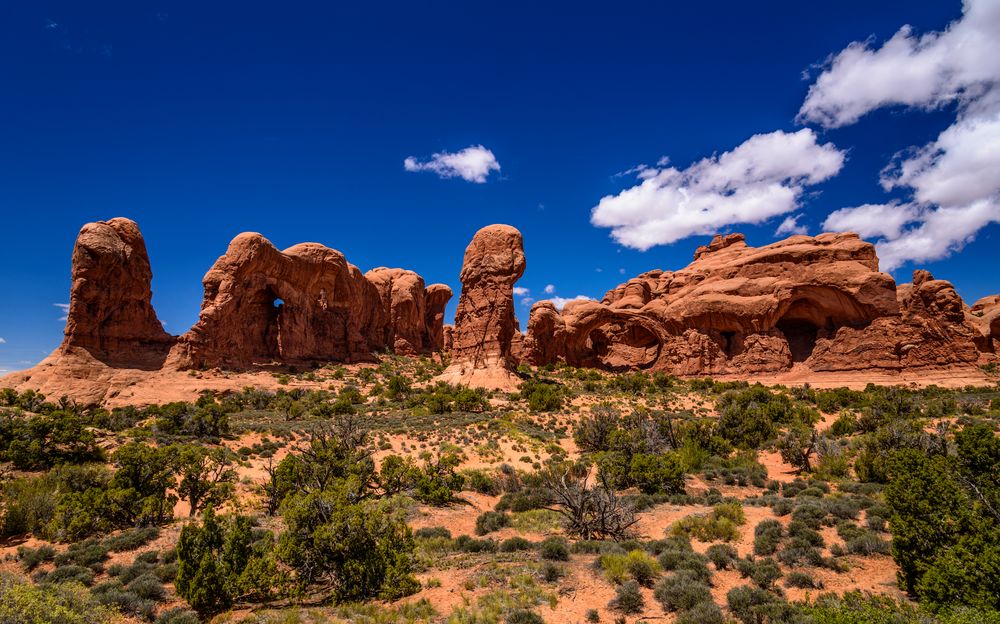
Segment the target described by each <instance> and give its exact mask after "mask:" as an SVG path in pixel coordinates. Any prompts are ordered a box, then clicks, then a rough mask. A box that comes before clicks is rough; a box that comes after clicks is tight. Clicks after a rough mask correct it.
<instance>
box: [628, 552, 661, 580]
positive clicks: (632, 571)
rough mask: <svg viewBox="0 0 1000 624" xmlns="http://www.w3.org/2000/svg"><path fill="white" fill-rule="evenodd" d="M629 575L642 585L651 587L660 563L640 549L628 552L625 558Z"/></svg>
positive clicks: (658, 574) (657, 573)
mask: <svg viewBox="0 0 1000 624" xmlns="http://www.w3.org/2000/svg"><path fill="white" fill-rule="evenodd" d="M626 566H627V568H628V573H629V576H631V577H632V579H633V580H634V581H635V582H637V583H638V584H639V585H642V586H643V587H652V586H653V581H655V580H656V578H657V577H659V576H660V564H659V562H657V560H656V559H655V558H654V557H653V556H652V555H650V554H648V553H646V552H644V551H642V550H633V551H631V552H629V554H628V555H627V558H626Z"/></svg>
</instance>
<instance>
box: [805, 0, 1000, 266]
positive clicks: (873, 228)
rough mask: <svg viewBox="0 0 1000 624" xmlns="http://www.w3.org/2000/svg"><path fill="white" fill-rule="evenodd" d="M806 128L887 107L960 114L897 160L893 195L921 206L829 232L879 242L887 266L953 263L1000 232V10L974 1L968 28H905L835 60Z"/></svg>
mask: <svg viewBox="0 0 1000 624" xmlns="http://www.w3.org/2000/svg"><path fill="white" fill-rule="evenodd" d="M823 69H824V70H823V72H822V74H820V76H819V77H818V78H817V79H816V82H815V83H814V84H813V85H812V86H811V87H810V89H809V93H808V95H807V97H806V100H805V102H804V103H803V105H802V108H801V110H800V111H799V119H800V120H802V121H806V122H816V123H819V124H821V125H823V126H826V127H838V126H843V125H846V124H851V123H854V122H855V121H857V120H858V119H859V118H860V117H862V116H863V115H865V114H866V113H868V112H870V111H872V110H875V109H877V108H881V107H886V106H908V107H916V108H923V109H934V108H939V107H941V106H944V105H947V104H951V103H954V104H956V114H955V122H954V123H953V124H952V125H951V126H950V127H948V128H947V129H946V130H944V131H943V132H942V133H941V134H940V135H939V136H938V137H937V139H935V140H934V141H932V142H931V143H929V144H927V145H925V146H923V147H919V148H914V149H911V150H907V151H906V152H903V153H900V154H897V155H896V156H895V157H894V158H893V161H892V162H891V163H890V165H889V166H888V167H886V169H885V170H883V172H882V176H881V183H882V186H883V188H885V189H886V190H887V191H891V190H894V189H898V190H903V191H905V192H908V193H910V194H911V195H912V199H911V200H910V201H908V202H905V203H900V204H866V205H864V206H858V207H856V208H845V209H842V210H838V211H836V212H834V213H832V214H831V215H830V216H829V217H828V218H827V220H826V223H825V224H824V226H825V227H827V228H831V229H853V230H856V231H857V232H858V233H859V234H862V235H863V236H868V237H877V238H878V241H877V243H876V244H877V247H878V251H879V258H880V260H881V266H882V268H883V269H884V270H893V269H895V268H898V267H899V266H901V265H902V264H904V263H906V262H909V261H918V262H926V261H931V260H937V259H940V258H944V257H946V256H948V255H950V254H951V253H953V252H955V251H958V250H960V249H961V248H962V247H963V246H964V245H966V244H967V243H968V242H970V241H971V240H973V239H974V238H975V236H976V234H977V233H978V232H979V230H981V229H982V228H984V227H986V226H987V225H989V224H990V223H996V222H1000V2H996V1H995V0H967V1H966V3H965V6H964V13H963V15H962V18H961V19H959V20H958V21H956V22H954V23H953V24H951V25H950V26H948V27H947V28H946V29H945V30H944V31H942V32H932V33H928V34H925V35H922V36H918V35H916V34H915V33H914V32H913V30H912V29H911V28H910V27H908V26H904V27H903V28H901V29H900V30H899V32H897V33H896V34H895V35H894V36H893V37H892V38H891V39H890V40H889V41H887V42H885V43H884V44H883V45H882V46H881V47H877V48H876V47H874V46H873V42H872V41H866V42H855V43H852V44H851V45H849V46H848V47H847V48H845V49H844V50H843V51H841V52H840V53H839V54H836V55H833V56H831V57H830V58H829V59H827V62H826V63H825V64H824V65H823Z"/></svg>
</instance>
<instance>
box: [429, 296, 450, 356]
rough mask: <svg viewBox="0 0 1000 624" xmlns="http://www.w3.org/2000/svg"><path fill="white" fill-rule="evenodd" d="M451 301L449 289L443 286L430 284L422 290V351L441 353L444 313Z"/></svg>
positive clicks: (442, 347) (443, 346) (443, 342)
mask: <svg viewBox="0 0 1000 624" xmlns="http://www.w3.org/2000/svg"><path fill="white" fill-rule="evenodd" d="M449 301H451V288H449V287H448V286H447V285H445V284H431V285H430V286H428V287H427V288H426V289H425V290H424V302H425V303H426V306H427V308H426V311H425V313H424V331H425V334H424V349H425V350H428V351H442V350H444V348H445V338H444V311H445V308H447V307H448V302H449Z"/></svg>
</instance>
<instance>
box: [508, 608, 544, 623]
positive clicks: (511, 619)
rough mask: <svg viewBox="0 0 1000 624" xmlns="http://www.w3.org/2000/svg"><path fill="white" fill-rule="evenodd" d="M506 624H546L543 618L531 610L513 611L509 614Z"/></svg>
mask: <svg viewBox="0 0 1000 624" xmlns="http://www.w3.org/2000/svg"><path fill="white" fill-rule="evenodd" d="M504 622H505V624H545V620H543V619H542V616H540V615H538V614H537V613H535V612H534V611H531V610H530V609H513V610H512V611H511V612H510V613H508V614H507V618H506V619H505V620H504Z"/></svg>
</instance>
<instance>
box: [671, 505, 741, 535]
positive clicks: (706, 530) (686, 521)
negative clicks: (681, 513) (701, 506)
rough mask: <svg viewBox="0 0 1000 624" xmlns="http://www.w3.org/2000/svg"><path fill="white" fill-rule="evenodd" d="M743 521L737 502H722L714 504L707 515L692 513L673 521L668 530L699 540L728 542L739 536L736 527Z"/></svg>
mask: <svg viewBox="0 0 1000 624" xmlns="http://www.w3.org/2000/svg"><path fill="white" fill-rule="evenodd" d="M745 522H746V516H745V515H744V513H743V508H742V507H741V506H740V504H739V503H724V504H720V505H716V506H715V508H714V509H713V510H712V512H711V513H710V514H709V515H707V516H702V515H692V516H687V517H686V518H682V519H680V520H678V521H677V522H674V524H673V525H671V527H670V532H671V533H673V534H674V535H687V536H690V537H694V538H695V539H697V540H698V541H701V542H714V541H718V540H722V541H726V542H730V541H733V540H735V539H738V538H739V535H740V533H739V528H738V527H739V525H741V524H743V523H745Z"/></svg>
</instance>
